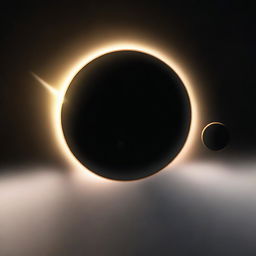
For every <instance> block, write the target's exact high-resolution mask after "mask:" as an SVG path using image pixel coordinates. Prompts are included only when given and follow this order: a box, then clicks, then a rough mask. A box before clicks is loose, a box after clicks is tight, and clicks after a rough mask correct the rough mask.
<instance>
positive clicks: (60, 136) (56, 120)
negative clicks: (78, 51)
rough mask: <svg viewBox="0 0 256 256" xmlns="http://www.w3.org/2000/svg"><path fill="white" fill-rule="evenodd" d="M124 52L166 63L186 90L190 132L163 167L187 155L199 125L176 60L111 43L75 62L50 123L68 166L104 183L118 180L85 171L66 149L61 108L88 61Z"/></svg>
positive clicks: (150, 50) (142, 47)
mask: <svg viewBox="0 0 256 256" xmlns="http://www.w3.org/2000/svg"><path fill="white" fill-rule="evenodd" d="M125 50H128V51H129V50H130V51H138V52H142V53H145V54H149V55H151V56H153V57H156V58H158V59H160V60H161V61H162V62H164V63H166V64H167V65H168V66H169V67H170V68H172V69H173V70H174V71H175V72H176V74H177V75H178V76H179V78H180V79H181V81H182V82H183V84H184V86H185V89H186V90H187V93H188V96H189V101H190V106H191V123H190V129H189V133H188V136H187V139H186V141H185V144H184V146H183V148H182V149H181V151H180V152H179V153H178V155H177V156H176V158H175V159H174V160H173V161H172V162H171V163H170V164H169V165H168V166H166V167H165V168H167V167H169V166H170V165H172V166H174V165H176V164H177V163H179V162H181V161H183V160H184V159H185V158H186V157H188V156H189V153H190V152H191V149H192V146H193V145H194V144H195V143H194V142H195V138H196V137H197V136H196V133H197V131H198V122H199V114H198V105H197V100H196V96H195V93H194V90H193V88H192V85H191V83H190V82H189V79H188V77H187V76H186V75H185V73H184V72H183V71H182V69H181V68H180V67H179V65H178V64H177V63H176V62H175V61H172V60H171V59H169V58H167V57H165V55H164V53H162V52H160V51H158V50H155V49H153V48H149V47H146V46H145V45H142V44H135V43H124V44H111V45H109V46H105V47H102V48H99V49H97V50H95V51H92V52H91V53H88V54H87V55H85V56H83V57H82V58H81V59H80V60H78V61H77V64H76V65H74V66H73V67H72V68H71V70H70V71H69V72H68V74H67V75H66V76H65V78H64V82H63V83H62V84H61V86H60V88H59V92H60V93H59V94H58V96H57V99H56V101H54V107H53V120H52V121H53V128H54V132H55V137H56V140H57V143H58V145H59V148H60V150H61V151H62V153H63V155H65V156H66V158H67V159H68V163H70V165H71V166H72V167H73V168H74V167H75V168H76V169H78V170H86V172H87V173H88V174H90V176H92V177H93V178H97V179H100V180H104V181H106V180H108V181H118V180H110V179H108V178H104V177H102V176H99V175H97V174H95V173H93V172H92V171H90V170H88V169H87V168H86V167H85V166H84V165H82V164H81V163H80V162H79V160H78V159H77V158H76V157H75V156H74V154H73V153H72V151H71V150H70V148H69V146H68V145H67V142H66V140H65V137H64V133H63V129H62V122H61V111H62V105H63V102H64V97H65V94H66V91H67V89H68V87H69V85H70V83H71V81H72V80H73V78H74V77H75V76H76V74H77V73H78V72H79V71H80V70H81V69H82V68H83V67H84V66H86V65H87V64H88V63H89V62H91V61H92V60H94V59H95V58H97V57H100V56H102V55H105V54H107V53H111V52H115V51H125ZM165 168H164V169H165ZM142 179H143V178H142ZM139 180H140V179H139ZM123 182H128V181H123Z"/></svg>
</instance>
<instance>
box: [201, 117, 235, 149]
mask: <svg viewBox="0 0 256 256" xmlns="http://www.w3.org/2000/svg"><path fill="white" fill-rule="evenodd" d="M229 139H230V138H229V132H228V129H227V127H226V126H225V125H224V124H222V123H219V122H213V123H210V124H208V125H207V126H206V127H205V128H204V129H203V131H202V142H203V143H204V145H205V146H206V147H207V148H209V149H211V150H216V151H217V150H221V149H223V148H225V147H226V146H227V145H228V143H229Z"/></svg>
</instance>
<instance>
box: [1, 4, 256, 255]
mask: <svg viewBox="0 0 256 256" xmlns="http://www.w3.org/2000/svg"><path fill="white" fill-rule="evenodd" d="M255 11H256V8H255V7H254V5H253V2H252V1H225V0H222V1H221V0H218V1H212V2H208V1H175V2H173V1H152V2H151V1H134V2H132V1H84V2H80V3H79V2H75V1H73V2H70V3H64V2H59V3H53V2H49V3H47V2H43V3H41V4H39V3H37V2H33V3H25V2H15V1H10V3H4V4H2V6H1V11H0V13H1V21H0V22H1V23H0V24H1V27H0V28H1V31H0V45H1V47H0V51H1V53H0V55H1V64H0V65H1V76H0V108H1V111H0V117H1V128H0V129H1V133H0V141H1V157H0V166H1V172H5V173H6V172H7V173H8V172H11V170H15V171H16V172H21V171H22V172H24V168H20V166H30V165H32V166H37V165H38V166H44V167H47V166H50V167H51V168H53V167H56V168H58V169H60V172H62V171H63V170H64V169H66V167H65V163H64V162H65V161H64V160H63V156H61V154H60V152H59V151H58V150H57V146H56V141H55V139H54V136H53V134H52V130H51V125H50V124H49V109H50V105H51V104H50V103H49V101H51V99H52V98H51V97H52V96H51V95H49V93H48V92H47V91H46V90H44V89H43V87H41V86H40V85H39V84H38V82H37V81H36V80H35V79H34V78H33V77H32V76H31V73H30V72H31V71H33V72H35V73H36V74H38V75H39V76H40V77H42V78H43V79H44V80H46V81H47V82H49V83H50V84H52V85H53V86H54V85H55V84H58V83H59V81H60V77H61V75H62V73H63V72H62V70H63V69H65V68H66V69H68V67H69V68H70V65H71V64H70V63H71V59H72V58H71V57H70V56H71V55H72V54H74V55H76V56H78V55H79V52H80V51H81V48H83V45H84V47H85V48H87V47H88V45H93V44H94V43H95V42H100V41H101V40H103V39H104V40H107V39H109V40H110V41H114V39H115V38H118V39H120V38H122V37H123V36H124V35H125V37H127V38H129V37H131V38H136V36H137V37H138V38H139V39H140V40H141V39H143V40H144V41H145V42H147V41H150V42H151V43H152V42H153V43H154V45H155V46H156V47H157V45H161V46H160V47H162V46H164V48H166V49H168V48H169V49H171V52H172V53H173V54H174V55H175V59H179V60H180V62H181V64H182V63H186V70H188V69H189V73H190V75H191V74H192V76H193V77H194V81H193V86H194V89H195V90H196V92H197V94H198V99H199V107H200V111H201V113H203V117H202V123H200V126H201V128H200V129H199V131H198V134H197V135H195V136H198V138H197V142H198V144H197V145H195V147H196V148H197V150H195V151H197V153H196V156H195V160H197V161H199V162H200V161H202V162H203V161H205V160H207V161H208V160H214V161H217V162H218V163H219V162H221V163H223V162H225V163H229V164H230V163H231V164H233V163H237V162H238V163H240V165H239V166H242V167H241V168H240V169H239V171H240V172H241V171H242V172H243V171H244V169H245V167H243V163H246V164H247V163H250V164H252V163H253V161H254V159H255V153H256V129H255V116H256V103H255V96H256V89H255V72H256V68H255V67H256V66H255V57H256V47H255V46H256V35H255ZM119 37H120V38H119ZM74 59H75V57H74V58H73V59H72V61H74ZM212 121H219V122H222V123H224V124H225V125H226V126H227V127H228V129H229V130H230V133H231V142H230V145H229V147H228V148H227V149H226V150H224V151H222V152H219V153H217V154H216V153H213V152H209V151H208V150H207V149H206V148H204V147H203V146H202V144H201V143H200V131H201V130H202V129H203V127H204V126H205V125H206V124H208V123H209V122H212ZM248 159H249V160H248ZM248 161H250V162H248ZM253 166H254V167H252V168H251V169H250V170H252V171H254V170H255V165H253ZM62 168H63V169H62ZM212 168H215V167H212ZM216 168H217V169H218V167H216ZM232 168H233V167H232ZM232 168H231V169H232ZM10 169H11V170H10ZM203 169H204V170H207V167H203ZM233 169H235V168H233ZM209 170H210V169H209ZM174 176H175V175H174ZM164 177H165V178H164V180H161V175H160V174H159V176H158V177H156V178H152V180H149V181H148V183H145V184H146V185H145V184H144V183H143V189H144V192H145V191H147V193H146V192H145V193H146V194H143V193H141V191H139V190H140V189H141V187H140V186H139V184H141V186H142V183H136V184H137V185H130V186H134V188H133V187H131V191H129V193H127V195H126V196H124V197H122V196H121V194H118V193H116V194H115V196H113V197H112V196H111V195H110V194H108V193H107V192H101V194H100V195H99V194H97V195H96V192H95V191H96V190H97V186H96V187H95V188H94V190H93V192H92V191H90V192H89V193H88V191H87V192H81V190H79V189H81V188H79V189H77V190H76V189H75V190H76V192H74V191H73V190H74V187H72V185H69V186H67V185H65V186H64V187H63V189H62V190H61V195H62V196H63V197H66V198H65V200H68V203H67V204H66V205H65V207H64V208H62V210H63V211H61V212H60V213H59V216H60V217H59V218H57V222H53V223H54V224H53V226H54V225H56V227H55V226H54V227H55V229H54V228H53V229H54V230H55V231H54V232H56V233H54V234H58V235H57V240H58V243H57V242H56V243H53V244H51V247H49V246H48V245H47V243H46V245H45V246H41V247H40V246H39V244H40V243H41V242H42V241H38V240H35V239H34V240H33V234H39V233H40V228H39V229H35V230H36V231H35V233H33V232H32V233H29V234H30V236H28V243H27V244H28V245H29V246H32V245H33V246H34V247H33V249H31V248H30V247H29V246H28V247H25V245H24V243H18V242H17V239H18V238H17V237H18V234H19V235H20V236H21V237H22V234H23V233H24V232H25V231H26V230H27V226H26V225H25V226H22V225H21V226H19V225H17V228H16V229H15V232H14V233H13V234H14V235H13V236H10V239H9V240H10V241H13V242H10V245H9V244H8V243H4V244H2V245H1V247H0V255H4V256H5V255H15V256H16V255H19V256H20V255H30V254H31V255H60V254H61V255H74V256H76V255H77V256H80V255H96V256H98V255H112V256H114V255H121V254H122V255H175V256H176V255H177V256H183V255H190V256H191V255H197V256H199V255H214V256H215V255H218V256H219V255H221V256H222V255H225V256H226V255H232V256H234V255H238V256H240V255H243V256H244V255H245V256H247V255H255V251H256V249H255V246H254V240H253V237H255V233H256V231H255V230H256V228H254V222H255V221H254V218H255V209H254V208H253V206H254V205H255V200H254V198H255V196H254V195H255V190H253V191H252V192H251V191H250V193H247V192H246V193H244V194H243V195H244V197H243V196H241V194H239V191H240V190H239V189H237V188H241V187H240V185H241V183H240V181H239V182H238V184H239V185H234V186H233V185H232V186H233V187H232V189H230V190H229V189H228V187H229V186H222V185H221V184H222V182H224V183H225V184H226V185H227V184H229V183H228V182H229V181H230V179H229V178H223V179H222V178H221V179H217V181H214V188H213V189H212V187H210V186H209V187H207V185H206V186H205V185H198V184H197V183H195V184H194V183H193V185H191V184H190V185H189V186H188V184H187V183H186V182H187V180H186V182H184V179H183V178H181V180H182V181H181V182H179V180H177V179H175V177H173V180H172V182H170V183H169V180H168V179H167V176H164ZM220 177H222V176H220ZM168 178H170V177H168ZM209 180H210V179H209ZM209 180H208V181H209ZM250 180H251V179H250ZM208 181H207V182H206V184H208ZM145 182H146V181H145ZM241 182H242V181H241ZM248 182H249V181H248ZM248 182H244V183H243V182H242V184H243V186H244V187H247V184H248ZM185 183H186V184H185ZM18 184H19V183H18ZM21 184H23V183H21ZM42 184H44V183H42ZM184 184H185V185H184ZM200 184H201V183H200ZM232 184H233V183H232ZM16 186H18V185H17V184H16ZM127 186H128V185H126V187H125V188H122V190H123V191H126V192H127V190H126V189H127V188H128V187H127ZM241 186H242V185H241ZM46 187H47V186H46ZM135 187H136V188H135ZM183 187H186V189H184V190H183V189H182V188H183ZM223 187H224V188H223ZM219 188H220V190H219ZM36 189H37V188H35V189H34V191H33V192H32V190H29V191H27V193H28V194H32V195H33V193H34V194H35V195H36V191H37V190H36ZM200 189H201V190H200ZM225 189H226V190H227V191H228V192H227V193H226V192H225V193H224V192H223V191H226V190H225ZM87 190H88V188H87ZM43 191H44V189H43ZM67 191H68V192H67ZM204 191H208V193H205V192H204ZM209 191H210V192H209ZM216 191H218V192H216ZM230 191H231V192H232V193H233V194H232V196H230V194H229V192H230ZM243 191H244V190H243ZM222 192H223V193H224V194H225V196H223V194H221V193H222ZM240 192H241V191H240ZM118 195H119V196H120V197H118ZM0 196H1V194H0ZM9 197H10V196H9V194H8V198H9ZM52 197H54V193H53V194H51V196H49V198H52ZM17 198H18V197H17ZM42 198H44V197H43V196H41V194H40V196H39V200H38V201H37V200H35V201H36V202H37V203H38V202H39V203H40V205H42V206H44V207H42V209H41V208H40V207H39V208H38V209H39V210H38V211H40V214H43V213H45V212H47V213H49V212H50V209H51V207H52V206H51V205H48V204H45V205H44V204H43V203H42V202H41V201H40V199H42ZM47 198H48V197H47ZM116 198H118V199H116ZM234 198H239V200H240V199H241V201H239V202H238V201H236V200H235V199H234ZM248 198H251V200H252V201H251V202H250V203H248V204H247V203H246V202H247V201H246V200H247V199H248ZM15 200H16V199H15ZM15 200H14V201H10V202H12V203H13V204H15V202H16V201H15ZM65 200H64V199H63V200H62V201H61V202H60V201H57V202H55V201H54V202H55V203H54V205H60V204H61V203H63V202H64V201H65ZM140 200H141V201H140ZM237 200H238V199H237ZM248 200H249V199H248ZM22 202H23V204H24V205H26V204H25V202H28V204H33V202H34V201H33V200H31V201H29V199H27V201H26V200H24V201H22ZM233 203H234V204H233ZM35 204H36V203H35ZM123 204H125V207H124V208H122V207H121V205H123ZM2 205H4V204H3V203H2ZM16 205H18V204H16ZM167 205H168V206H167ZM130 206H131V208H129V207H130ZM88 207H89V208H88ZM102 207H103V208H104V207H105V208H104V209H103V208H102ZM251 207H252V208H251ZM28 209H29V208H28ZM0 211H1V209H0ZM2 211H3V208H2ZM240 211H241V212H242V213H241V212H240ZM3 212H4V211H3ZM17 212H19V215H18V216H19V217H17V216H16V217H13V219H12V218H10V219H11V220H12V222H13V223H14V224H15V223H16V222H15V221H17V220H19V219H20V218H21V220H22V218H23V217H24V218H27V216H30V215H26V214H25V213H22V211H20V210H19V208H18V211H17ZM28 212H29V214H31V211H30V210H28ZM88 212H89V213H88ZM0 213H1V212H0ZM13 213H14V211H13V212H12V214H13ZM112 213H113V214H112ZM132 213H134V214H135V213H136V214H137V215H136V214H135V215H134V216H133V215H132ZM37 214H38V212H37ZM40 214H39V216H41V215H40ZM129 214H130V215H129ZM85 215H86V216H87V219H84V218H83V217H84V216H85ZM6 216H9V213H8V214H7V215H6ZM11 216H13V215H11ZM43 216H44V215H43ZM47 216H48V215H47ZM88 216H89V217H88ZM127 216H130V218H128V217H127ZM136 216H137V217H136ZM138 216H140V217H138ZM0 217H1V215H0ZM34 218H35V220H36V221H35V223H37V224H35V225H36V227H37V225H39V224H38V223H40V225H41V224H42V225H44V226H47V225H49V222H47V218H46V219H43V218H42V219H41V220H40V219H39V220H38V219H37V218H36V217H34ZM127 218H128V219H127ZM28 219H29V220H30V218H28ZM0 220H1V223H0V224H1V225H2V226H3V224H4V221H3V220H4V217H3V218H2V219H0ZM32 220H33V218H32ZM247 220H248V223H247ZM37 221H38V222H37ZM104 221H105V222H104ZM28 223H30V224H31V223H32V224H31V225H33V221H31V222H28ZM47 223H48V224H47ZM56 223H58V225H57V224H56ZM104 223H105V226H101V225H103V224H104ZM173 223H174V224H173ZM40 227H41V226H40ZM81 227H86V228H83V229H81ZM0 229H1V226H0ZM9 229H10V227H8V228H7V230H9ZM2 230H4V229H2ZM2 232H3V231H2ZM41 232H42V231H41ZM47 232H49V233H51V229H49V230H47ZM47 232H46V233H47ZM172 232H173V233H172ZM7 233H8V232H7V231H6V233H0V238H1V239H2V238H4V237H8V236H7V235H6V234H7ZM59 233H61V234H59ZM8 234H9V233H8ZM41 234H42V233H41ZM94 234H96V235H94ZM1 235H3V237H1ZM46 235H48V233H47V234H46ZM49 237H51V236H49ZM14 238H15V239H16V240H15V239H14ZM55 238H56V237H55ZM251 238H252V239H251ZM13 239H14V240H13ZM90 239H91V240H90ZM250 239H251V240H250ZM9 240H8V241H9ZM2 241H5V240H4V239H2ZM15 241H16V242H15ZM19 241H20V240H19ZM21 241H23V240H21ZM30 241H31V243H30ZM45 241H48V240H45ZM51 241H55V240H53V239H52V237H51ZM95 241H101V242H100V243H99V245H98V244H97V243H96V242H95ZM0 243H1V240H0ZM37 245H38V247H37ZM131 245H132V247H131ZM1 248H8V249H10V251H11V249H13V248H16V249H17V251H16V253H15V251H13V252H12V253H8V250H7V249H6V250H5V251H3V253H2V254H1ZM42 248H44V249H42ZM45 248H47V249H45ZM49 248H51V249H49ZM102 248H103V249H102ZM106 248H107V249H108V251H105V249H106ZM134 248H136V249H134ZM101 249H102V251H101ZM19 251H20V252H19Z"/></svg>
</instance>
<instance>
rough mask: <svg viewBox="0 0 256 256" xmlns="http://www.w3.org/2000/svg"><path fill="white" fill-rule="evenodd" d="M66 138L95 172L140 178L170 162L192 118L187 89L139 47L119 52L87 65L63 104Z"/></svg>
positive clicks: (102, 174) (76, 153) (81, 161)
mask: <svg viewBox="0 0 256 256" xmlns="http://www.w3.org/2000/svg"><path fill="white" fill-rule="evenodd" d="M61 121H62V129H63V133H64V137H65V139H66V142H67V145H68V146H69V148H70V150H71V151H72V153H73V154H74V156H75V157H76V158H77V159H78V161H80V163H82V164H83V165H84V166H85V167H86V168H88V169H89V170H91V171H92V172H94V173H96V174H98V175H100V176H103V177H106V178H109V179H114V180H135V179H140V178H143V177H146V176H149V175H152V174H154V173H156V172H158V171H159V170H161V169H163V168H164V167H165V166H167V165H168V164H169V163H170V162H171V161H172V160H173V159H174V158H175V157H176V156H177V155H178V153H179V152H180V151H181V149H182V147H183V145H184V143H185V141H186V138H187V136H188V132H189V129H190V122H191V107H190V101H189V97H188V94H187V91H186V89H185V87H184V85H183V83H182V81H181V79H180V78H179V77H178V75H177V74H176V73H175V72H174V70H172V69H171V68H170V67H169V66H168V65H167V64H165V63H164V62H162V61H161V60H159V59H157V58H156V57H153V56H151V55H148V54H145V53H142V52H137V51H117V52H112V53H108V54H105V55H103V56H100V57H98V58H96V59H94V60H93V61H91V62H90V63H89V64H87V65H86V66H85V67H84V68H83V69H81V70H80V72H79V73H78V74H77V75H76V76H75V77H74V79H73V80H72V82H71V84H70V86H69V88H68V90H67V92H66V95H65V103H64V104H63V107H62V112H61Z"/></svg>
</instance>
